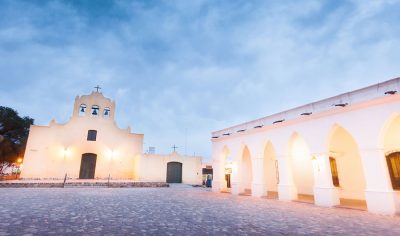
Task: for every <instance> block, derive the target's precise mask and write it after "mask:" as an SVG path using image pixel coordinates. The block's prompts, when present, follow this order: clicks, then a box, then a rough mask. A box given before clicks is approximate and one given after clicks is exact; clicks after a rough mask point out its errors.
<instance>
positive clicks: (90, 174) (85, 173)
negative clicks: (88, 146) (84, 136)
mask: <svg viewBox="0 0 400 236" xmlns="http://www.w3.org/2000/svg"><path fill="white" fill-rule="evenodd" d="M96 159H97V155H96V154H93V153H85V154H83V155H82V160H81V169H80V171H79V178H80V179H94V173H95V170H96Z"/></svg>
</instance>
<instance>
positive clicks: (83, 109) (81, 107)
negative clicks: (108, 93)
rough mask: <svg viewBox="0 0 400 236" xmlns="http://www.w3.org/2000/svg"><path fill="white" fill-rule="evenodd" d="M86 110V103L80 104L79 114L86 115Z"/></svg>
mask: <svg viewBox="0 0 400 236" xmlns="http://www.w3.org/2000/svg"><path fill="white" fill-rule="evenodd" d="M85 112H86V105H85V104H81V105H80V106H79V116H84V115H85Z"/></svg>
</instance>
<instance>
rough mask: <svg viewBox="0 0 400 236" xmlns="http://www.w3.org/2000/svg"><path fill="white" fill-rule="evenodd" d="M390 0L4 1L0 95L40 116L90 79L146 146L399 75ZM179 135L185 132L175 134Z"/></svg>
mask: <svg viewBox="0 0 400 236" xmlns="http://www.w3.org/2000/svg"><path fill="white" fill-rule="evenodd" d="M399 10H400V3H399V1H373V2H369V3H366V2H365V1H312V0H310V1H302V2H301V3H299V2H298V1H287V2H285V3H282V2H281V1H218V2H214V1H101V2H99V1H96V2H93V1H40V2H35V1H4V2H3V4H2V8H1V9H0V16H2V17H1V18H0V71H1V74H0V78H1V85H0V101H1V105H6V106H10V107H13V108H16V109H17V110H18V111H19V112H20V113H21V114H23V115H29V116H31V117H33V118H35V120H36V123H37V124H47V123H48V122H49V121H50V120H51V119H52V118H53V117H54V118H56V120H58V121H61V122H65V121H67V120H68V118H69V117H70V115H71V112H72V105H73V100H74V98H75V96H76V95H78V94H87V93H89V92H91V91H92V89H93V87H94V86H95V85H97V84H99V85H100V86H101V87H103V92H104V94H105V95H106V96H108V97H111V98H113V99H115V100H116V102H117V121H118V124H119V126H120V127H127V126H131V127H132V128H133V131H134V132H140V133H144V134H145V142H146V143H145V146H146V148H147V146H156V147H157V150H158V151H159V152H163V153H165V152H170V151H171V149H170V147H171V146H172V145H173V144H176V145H178V146H180V147H181V149H180V151H181V152H183V149H184V146H185V139H186V140H187V148H186V152H187V153H189V154H192V153H194V152H195V153H196V154H201V155H203V156H205V157H206V158H210V155H211V143H210V132H211V131H213V130H218V129H222V128H224V127H227V126H231V125H234V124H236V123H239V122H245V121H248V120H251V119H256V118H259V117H262V116H266V115H268V114H271V113H274V112H279V111H281V110H283V109H289V108H291V107H293V106H297V105H301V104H303V103H307V102H312V101H315V100H318V99H323V98H326V97H329V96H333V95H335V94H338V93H341V92H346V91H349V90H353V89H357V88H359V87H362V86H367V85H370V84H372V83H377V82H380V81H383V80H387V79H391V78H394V77H396V76H398V74H399V73H398V68H399V63H398V62H399V61H400V53H399V52H400V46H399V45H400V42H399V35H400V26H399V24H397V22H399V20H400V19H399V18H400V16H399V14H398V12H399ZM185 136H186V138H185Z"/></svg>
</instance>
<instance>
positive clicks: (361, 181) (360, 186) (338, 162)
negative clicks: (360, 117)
mask: <svg viewBox="0 0 400 236" xmlns="http://www.w3.org/2000/svg"><path fill="white" fill-rule="evenodd" d="M329 155H330V157H329V161H330V169H331V175H332V182H333V185H334V186H335V187H337V188H338V190H339V198H340V205H344V206H349V207H356V208H365V209H366V202H365V177H364V171H363V167H362V162H361V157H360V153H359V150H358V145H357V143H356V142H355V140H354V139H353V137H352V136H351V135H350V133H349V132H347V131H346V130H345V129H344V128H343V127H341V126H338V125H336V126H335V127H334V128H333V132H332V134H331V137H330V140H329Z"/></svg>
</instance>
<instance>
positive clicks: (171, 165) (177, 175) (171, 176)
mask: <svg viewBox="0 0 400 236" xmlns="http://www.w3.org/2000/svg"><path fill="white" fill-rule="evenodd" d="M167 183H182V163H180V162H168V163H167Z"/></svg>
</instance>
